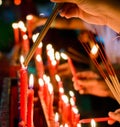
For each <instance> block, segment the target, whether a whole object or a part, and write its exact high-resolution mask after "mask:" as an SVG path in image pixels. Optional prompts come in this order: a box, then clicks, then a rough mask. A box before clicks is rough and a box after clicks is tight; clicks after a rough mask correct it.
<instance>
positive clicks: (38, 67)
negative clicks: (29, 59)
mask: <svg viewBox="0 0 120 127" xmlns="http://www.w3.org/2000/svg"><path fill="white" fill-rule="evenodd" d="M38 35H39V33H37V34H34V35H33V36H32V40H33V42H35V41H36V39H37V37H38ZM42 46H43V44H42V42H41V43H40V44H39V45H38V47H37V49H36V51H35V55H34V58H35V66H36V71H37V75H38V77H39V78H43V74H44V65H43V61H42V57H41V55H42Z"/></svg>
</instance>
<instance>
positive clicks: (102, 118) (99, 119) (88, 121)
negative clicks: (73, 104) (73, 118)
mask: <svg viewBox="0 0 120 127" xmlns="http://www.w3.org/2000/svg"><path fill="white" fill-rule="evenodd" d="M92 119H93V120H94V121H96V122H105V121H108V120H111V118H110V117H100V118H88V119H81V120H80V121H79V123H90V122H91V120H92Z"/></svg>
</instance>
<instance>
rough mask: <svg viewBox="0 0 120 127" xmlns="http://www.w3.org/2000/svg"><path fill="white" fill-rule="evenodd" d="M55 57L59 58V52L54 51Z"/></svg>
mask: <svg viewBox="0 0 120 127" xmlns="http://www.w3.org/2000/svg"><path fill="white" fill-rule="evenodd" d="M55 58H56V60H58V61H59V60H60V53H59V52H55Z"/></svg>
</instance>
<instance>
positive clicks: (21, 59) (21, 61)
mask: <svg viewBox="0 0 120 127" xmlns="http://www.w3.org/2000/svg"><path fill="white" fill-rule="evenodd" d="M24 61H25V59H24V57H23V56H22V55H21V56H20V63H21V66H22V68H25V66H24V64H23V63H24Z"/></svg>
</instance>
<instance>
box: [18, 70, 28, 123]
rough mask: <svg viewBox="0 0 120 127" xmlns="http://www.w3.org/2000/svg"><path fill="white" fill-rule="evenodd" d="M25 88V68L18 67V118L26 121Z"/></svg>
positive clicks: (26, 79)
mask: <svg viewBox="0 0 120 127" xmlns="http://www.w3.org/2000/svg"><path fill="white" fill-rule="evenodd" d="M27 89H28V75H27V70H26V69H24V68H21V69H20V118H21V120H22V121H24V122H25V123H26V119H27Z"/></svg>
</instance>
